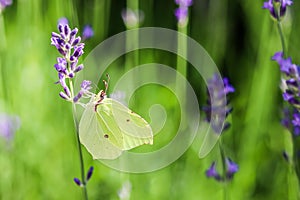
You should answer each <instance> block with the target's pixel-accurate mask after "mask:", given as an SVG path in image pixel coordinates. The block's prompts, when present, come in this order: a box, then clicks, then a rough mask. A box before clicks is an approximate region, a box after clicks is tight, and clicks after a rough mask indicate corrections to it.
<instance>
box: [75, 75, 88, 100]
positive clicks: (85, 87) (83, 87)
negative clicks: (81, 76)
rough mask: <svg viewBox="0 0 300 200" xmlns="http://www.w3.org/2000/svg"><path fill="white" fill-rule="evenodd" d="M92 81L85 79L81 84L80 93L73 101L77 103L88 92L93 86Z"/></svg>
mask: <svg viewBox="0 0 300 200" xmlns="http://www.w3.org/2000/svg"><path fill="white" fill-rule="evenodd" d="M91 84H92V82H91V81H87V80H84V81H82V83H81V85H80V87H81V88H80V91H79V92H78V94H77V95H76V96H75V97H74V98H73V102H74V103H76V102H78V100H79V99H80V98H81V97H82V96H83V95H84V94H86V93H88V91H89V90H90V89H91V88H92V87H91Z"/></svg>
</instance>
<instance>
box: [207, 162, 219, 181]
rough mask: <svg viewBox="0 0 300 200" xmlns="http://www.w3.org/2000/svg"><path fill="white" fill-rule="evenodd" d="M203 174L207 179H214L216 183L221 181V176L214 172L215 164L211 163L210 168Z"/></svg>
mask: <svg viewBox="0 0 300 200" xmlns="http://www.w3.org/2000/svg"><path fill="white" fill-rule="evenodd" d="M205 174H206V176H207V177H208V178H214V179H216V180H217V181H220V180H221V175H220V174H219V173H218V172H217V170H216V162H213V163H212V164H211V166H210V167H209V168H208V170H206V172H205Z"/></svg>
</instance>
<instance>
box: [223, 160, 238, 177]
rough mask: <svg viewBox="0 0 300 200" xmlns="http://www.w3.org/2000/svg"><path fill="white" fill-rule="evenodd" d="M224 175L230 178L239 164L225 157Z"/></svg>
mask: <svg viewBox="0 0 300 200" xmlns="http://www.w3.org/2000/svg"><path fill="white" fill-rule="evenodd" d="M226 169H227V171H226V177H227V179H232V178H233V175H234V174H235V173H236V172H237V171H238V170H239V166H238V165H237V164H236V163H235V162H233V161H232V160H231V159H230V158H226Z"/></svg>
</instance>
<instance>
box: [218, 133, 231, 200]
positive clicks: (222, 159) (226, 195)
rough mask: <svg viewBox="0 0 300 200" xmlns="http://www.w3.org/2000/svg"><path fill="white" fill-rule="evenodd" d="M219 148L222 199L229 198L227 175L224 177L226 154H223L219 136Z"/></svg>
mask: <svg viewBox="0 0 300 200" xmlns="http://www.w3.org/2000/svg"><path fill="white" fill-rule="evenodd" d="M219 150H220V155H221V161H222V172H223V173H222V175H223V177H224V187H223V190H224V196H223V197H224V200H226V199H229V198H228V193H227V177H226V156H225V151H224V149H223V147H222V140H221V138H220V139H219Z"/></svg>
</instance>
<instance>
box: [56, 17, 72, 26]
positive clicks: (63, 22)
mask: <svg viewBox="0 0 300 200" xmlns="http://www.w3.org/2000/svg"><path fill="white" fill-rule="evenodd" d="M67 24H69V21H68V19H67V18H66V17H62V18H59V19H58V21H57V27H58V26H59V25H63V26H64V25H67Z"/></svg>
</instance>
